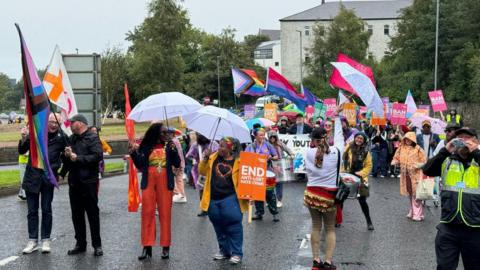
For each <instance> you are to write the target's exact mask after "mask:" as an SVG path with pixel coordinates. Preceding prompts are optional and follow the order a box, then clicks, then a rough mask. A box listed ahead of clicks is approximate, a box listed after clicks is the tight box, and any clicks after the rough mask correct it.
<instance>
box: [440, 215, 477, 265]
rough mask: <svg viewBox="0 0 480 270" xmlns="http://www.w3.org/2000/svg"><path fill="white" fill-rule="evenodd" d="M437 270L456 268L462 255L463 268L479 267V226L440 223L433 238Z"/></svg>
mask: <svg viewBox="0 0 480 270" xmlns="http://www.w3.org/2000/svg"><path fill="white" fill-rule="evenodd" d="M435 253H436V255H437V270H451V269H457V266H458V258H459V255H460V254H461V255H462V261H463V267H464V269H465V270H475V269H479V267H480V228H470V227H467V226H466V225H463V224H462V225H454V224H444V223H440V224H439V225H437V237H436V238H435Z"/></svg>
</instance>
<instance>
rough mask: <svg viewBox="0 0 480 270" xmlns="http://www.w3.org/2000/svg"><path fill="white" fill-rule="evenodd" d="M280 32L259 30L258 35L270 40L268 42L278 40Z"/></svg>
mask: <svg viewBox="0 0 480 270" xmlns="http://www.w3.org/2000/svg"><path fill="white" fill-rule="evenodd" d="M280 32H281V31H280V30H272V29H259V30H258V34H259V35H265V36H268V37H269V38H270V40H279V39H280Z"/></svg>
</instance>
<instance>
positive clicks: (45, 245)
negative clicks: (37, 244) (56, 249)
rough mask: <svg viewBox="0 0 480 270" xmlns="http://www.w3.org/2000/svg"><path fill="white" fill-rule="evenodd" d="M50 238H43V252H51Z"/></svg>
mask: <svg viewBox="0 0 480 270" xmlns="http://www.w3.org/2000/svg"><path fill="white" fill-rule="evenodd" d="M50 243H51V242H50V240H46V239H45V240H43V241H42V253H50V251H51V250H52V249H51V248H50Z"/></svg>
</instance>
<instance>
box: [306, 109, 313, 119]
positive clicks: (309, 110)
mask: <svg viewBox="0 0 480 270" xmlns="http://www.w3.org/2000/svg"><path fill="white" fill-rule="evenodd" d="M314 113H315V108H314V107H313V106H307V108H305V114H306V116H307V119H310V118H312V117H313V114H314Z"/></svg>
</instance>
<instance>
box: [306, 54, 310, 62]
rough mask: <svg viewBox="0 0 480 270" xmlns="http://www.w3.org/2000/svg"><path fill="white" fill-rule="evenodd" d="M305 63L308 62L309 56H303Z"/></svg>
mask: <svg viewBox="0 0 480 270" xmlns="http://www.w3.org/2000/svg"><path fill="white" fill-rule="evenodd" d="M305 63H310V56H308V55H307V56H305Z"/></svg>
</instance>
